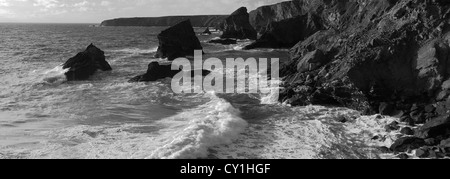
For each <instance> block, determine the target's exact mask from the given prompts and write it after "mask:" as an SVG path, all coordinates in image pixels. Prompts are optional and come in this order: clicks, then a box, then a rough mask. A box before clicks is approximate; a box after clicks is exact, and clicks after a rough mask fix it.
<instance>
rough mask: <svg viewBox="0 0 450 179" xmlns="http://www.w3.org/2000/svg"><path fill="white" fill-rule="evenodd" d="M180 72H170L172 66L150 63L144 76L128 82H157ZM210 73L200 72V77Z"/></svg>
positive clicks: (180, 70) (179, 70)
mask: <svg viewBox="0 0 450 179" xmlns="http://www.w3.org/2000/svg"><path fill="white" fill-rule="evenodd" d="M180 72H182V69H178V70H172V65H171V64H168V65H161V64H159V63H158V62H152V63H150V64H149V65H148V69H147V73H145V74H144V75H139V76H136V77H134V78H132V79H131V80H129V81H128V82H153V81H158V80H161V79H165V78H173V77H174V76H175V75H177V74H178V73H180ZM191 73H192V75H194V74H195V72H194V71H191ZM210 73H211V72H210V71H207V70H203V71H202V75H203V76H206V75H209V74H210Z"/></svg>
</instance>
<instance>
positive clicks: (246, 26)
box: [221, 7, 258, 40]
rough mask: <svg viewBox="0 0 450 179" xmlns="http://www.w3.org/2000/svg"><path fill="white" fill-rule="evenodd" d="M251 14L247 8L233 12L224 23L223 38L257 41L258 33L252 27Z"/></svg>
mask: <svg viewBox="0 0 450 179" xmlns="http://www.w3.org/2000/svg"><path fill="white" fill-rule="evenodd" d="M249 18H250V17H249V14H248V12H247V8H246V7H241V8H239V9H238V10H236V11H235V12H233V13H232V14H231V15H230V16H229V17H228V18H227V19H226V20H225V22H224V23H223V34H222V36H221V38H234V39H251V40H256V38H257V36H258V33H257V32H256V30H255V29H254V28H253V27H252V26H251V25H250V20H249Z"/></svg>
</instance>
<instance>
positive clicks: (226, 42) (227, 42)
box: [208, 39, 237, 45]
mask: <svg viewBox="0 0 450 179" xmlns="http://www.w3.org/2000/svg"><path fill="white" fill-rule="evenodd" d="M208 43H214V44H222V45H231V44H237V40H236V39H214V40H210V41H208Z"/></svg>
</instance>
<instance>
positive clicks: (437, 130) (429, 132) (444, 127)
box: [416, 116, 450, 139]
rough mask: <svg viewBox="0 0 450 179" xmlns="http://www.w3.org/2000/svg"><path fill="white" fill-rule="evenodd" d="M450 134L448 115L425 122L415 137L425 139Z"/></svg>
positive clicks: (449, 118) (449, 117)
mask: <svg viewBox="0 0 450 179" xmlns="http://www.w3.org/2000/svg"><path fill="white" fill-rule="evenodd" d="M446 135H450V116H440V117H437V118H435V119H433V120H430V121H429V122H427V123H425V125H423V126H422V127H421V128H420V129H419V130H418V131H417V133H416V136H417V137H420V138H423V139H427V138H436V137H439V136H446Z"/></svg>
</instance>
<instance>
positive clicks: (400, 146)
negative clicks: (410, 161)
mask: <svg viewBox="0 0 450 179" xmlns="http://www.w3.org/2000/svg"><path fill="white" fill-rule="evenodd" d="M424 145H425V141H424V140H423V139H421V138H416V137H404V138H400V139H398V140H397V141H396V142H395V143H394V144H392V146H391V150H392V151H394V152H407V151H408V150H415V149H418V148H420V147H422V146H424Z"/></svg>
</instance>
